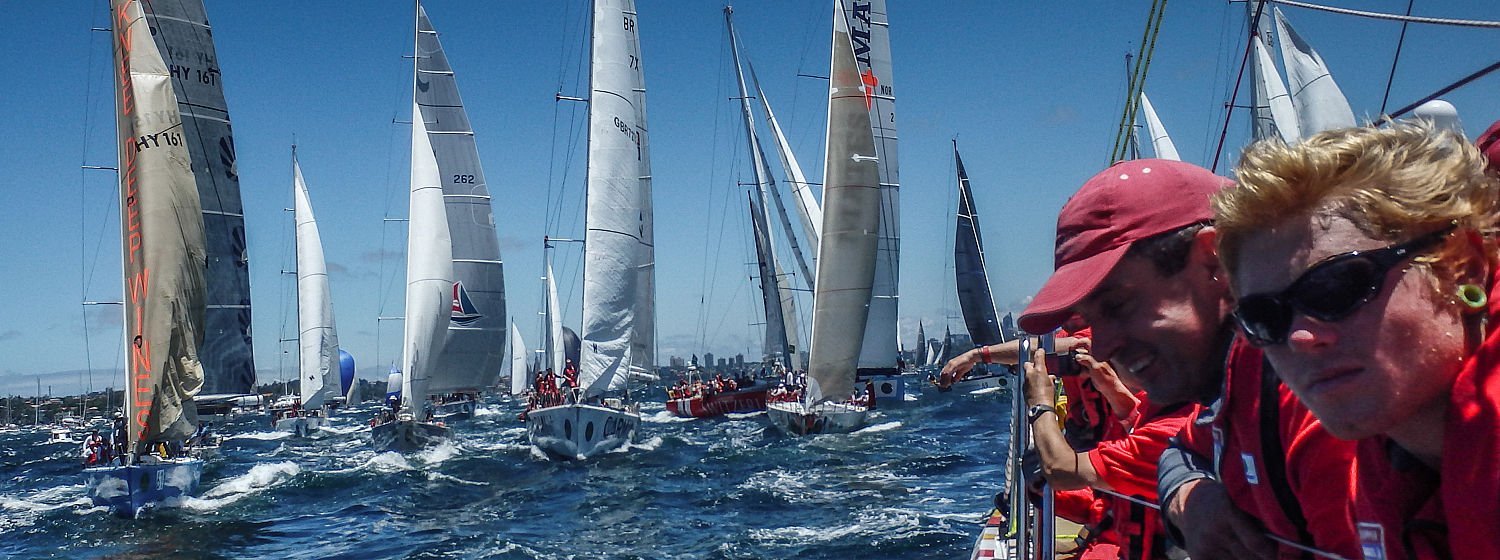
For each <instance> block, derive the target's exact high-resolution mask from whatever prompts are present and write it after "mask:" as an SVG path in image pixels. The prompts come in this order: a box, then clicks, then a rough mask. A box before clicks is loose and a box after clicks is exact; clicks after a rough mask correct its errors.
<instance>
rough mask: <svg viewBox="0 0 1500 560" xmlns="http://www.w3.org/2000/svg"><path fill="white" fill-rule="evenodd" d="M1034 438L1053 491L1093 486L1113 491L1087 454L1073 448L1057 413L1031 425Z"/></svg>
mask: <svg viewBox="0 0 1500 560" xmlns="http://www.w3.org/2000/svg"><path fill="white" fill-rule="evenodd" d="M1031 437H1032V439H1033V440H1034V441H1035V442H1036V450H1037V454H1038V455H1039V456H1040V458H1041V460H1042V475H1043V476H1045V477H1046V478H1047V482H1048V483H1049V484H1051V485H1052V488H1053V489H1054V490H1077V489H1079V488H1086V487H1094V488H1102V489H1104V490H1110V489H1111V488H1110V487H1109V485H1108V484H1106V483H1105V482H1104V481H1103V480H1100V479H1099V475H1098V473H1097V472H1095V471H1094V464H1093V462H1092V461H1090V460H1089V456H1088V453H1079V452H1076V451H1073V446H1071V445H1068V440H1067V438H1064V437H1063V432H1062V429H1061V428H1059V427H1058V425H1057V416H1056V414H1055V413H1052V412H1046V413H1043V414H1042V415H1041V416H1039V417H1038V418H1037V419H1036V421H1035V422H1032V424H1031Z"/></svg>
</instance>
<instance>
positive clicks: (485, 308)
mask: <svg viewBox="0 0 1500 560" xmlns="http://www.w3.org/2000/svg"><path fill="white" fill-rule="evenodd" d="M416 43H417V47H416V48H417V50H416V57H417V60H416V62H417V79H416V99H417V106H418V107H421V109H422V119H423V120H424V121H425V123H426V126H427V137H428V141H429V142H430V143H431V144H432V151H433V155H434V156H436V157H437V163H438V171H439V174H440V175H439V178H440V179H441V180H442V185H443V202H444V206H445V207H446V208H447V211H448V234H449V236H450V237H451V239H452V242H453V280H454V286H453V290H452V291H453V294H452V299H453V313H452V316H451V317H450V318H449V322H448V333H447V336H446V342H444V343H443V345H442V349H443V350H442V354H440V355H439V356H438V365H437V369H436V370H435V371H434V372H433V377H432V379H431V380H430V384H429V385H428V390H429V391H431V392H432V393H447V392H454V391H480V390H485V389H489V388H491V387H493V386H495V385H496V383H498V382H499V380H500V375H501V373H502V371H503V370H504V368H505V328H506V323H505V317H506V315H505V274H504V267H503V265H502V264H501V260H500V244H499V241H498V239H497V238H496V236H495V217H494V213H493V212H492V210H491V208H490V193H489V189H488V187H487V186H486V183H485V179H484V170H483V169H482V168H481V167H480V164H479V151H478V149H477V148H476V147H475V145H474V131H473V130H472V129H471V128H469V117H468V114H467V113H465V112H464V104H463V100H462V99H460V98H459V94H458V82H457V81H456V80H455V78H454V75H453V68H452V67H450V66H449V65H448V57H447V55H445V54H444V53H443V46H442V44H440V43H439V42H438V35H437V32H436V31H433V28H432V23H431V22H430V21H428V19H427V11H426V10H424V9H422V7H421V6H420V5H418V6H417V41H416Z"/></svg>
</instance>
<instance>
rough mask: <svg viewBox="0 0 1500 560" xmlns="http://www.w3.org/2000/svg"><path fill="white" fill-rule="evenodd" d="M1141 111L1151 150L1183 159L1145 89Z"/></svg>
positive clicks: (1171, 157)
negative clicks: (1149, 137) (1147, 96)
mask: <svg viewBox="0 0 1500 560" xmlns="http://www.w3.org/2000/svg"><path fill="white" fill-rule="evenodd" d="M1141 112H1142V113H1144V114H1145V115H1146V134H1148V135H1150V136H1151V150H1152V151H1153V152H1154V153H1155V154H1156V158H1157V159H1170V160H1173V161H1182V157H1181V156H1179V155H1177V146H1176V145H1175V144H1173V143H1172V137H1171V136H1167V129H1166V127H1164V126H1162V124H1161V119H1159V118H1157V117H1156V109H1155V108H1154V107H1152V106H1151V100H1150V99H1147V98H1146V92H1144V91H1143V92H1141ZM975 342H976V343H977V342H978V341H977V340H976V341H975Z"/></svg>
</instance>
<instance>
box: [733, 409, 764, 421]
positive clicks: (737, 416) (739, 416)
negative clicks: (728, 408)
mask: <svg viewBox="0 0 1500 560" xmlns="http://www.w3.org/2000/svg"><path fill="white" fill-rule="evenodd" d="M765 415H766V411H764V410H757V411H755V412H730V413H728V414H725V415H724V417H725V418H728V419H730V420H744V419H746V418H755V417H756V416H765Z"/></svg>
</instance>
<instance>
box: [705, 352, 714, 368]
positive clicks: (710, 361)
mask: <svg viewBox="0 0 1500 560" xmlns="http://www.w3.org/2000/svg"><path fill="white" fill-rule="evenodd" d="M703 367H706V368H713V367H714V353H713V352H704V353H703Z"/></svg>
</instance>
